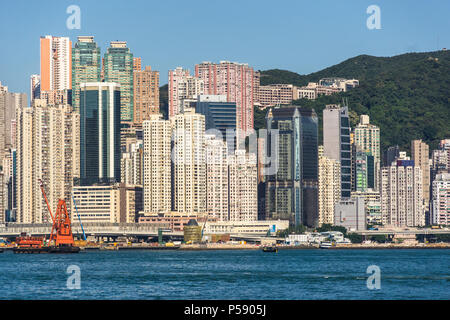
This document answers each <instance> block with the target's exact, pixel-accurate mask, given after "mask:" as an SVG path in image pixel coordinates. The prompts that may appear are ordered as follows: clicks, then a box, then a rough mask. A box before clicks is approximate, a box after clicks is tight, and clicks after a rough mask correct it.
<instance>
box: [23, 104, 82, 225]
mask: <svg viewBox="0 0 450 320" xmlns="http://www.w3.org/2000/svg"><path fill="white" fill-rule="evenodd" d="M17 118H18V119H17V124H18V125H17V131H18V135H17V222H20V223H43V222H51V217H50V214H49V212H48V209H47V205H46V204H45V201H44V198H43V196H42V194H41V190H40V184H39V181H40V180H41V181H42V182H43V184H44V188H45V190H46V194H47V197H48V201H49V203H50V204H51V205H55V204H56V203H57V202H58V199H65V201H66V204H67V207H68V208H69V210H70V208H71V203H72V201H71V190H72V186H73V180H74V178H78V177H79V166H78V163H79V155H80V152H79V115H78V114H77V113H75V112H73V110H72V108H71V107H70V106H69V105H57V106H48V105H47V104H46V103H45V101H44V100H40V99H35V100H34V104H33V107H32V108H21V109H18V112H17ZM55 209H56V208H54V207H52V210H55Z"/></svg>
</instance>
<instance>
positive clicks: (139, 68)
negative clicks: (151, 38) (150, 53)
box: [133, 57, 142, 71]
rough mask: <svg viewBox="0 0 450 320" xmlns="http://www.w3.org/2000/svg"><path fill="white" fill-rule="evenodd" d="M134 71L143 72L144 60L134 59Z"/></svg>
mask: <svg viewBox="0 0 450 320" xmlns="http://www.w3.org/2000/svg"><path fill="white" fill-rule="evenodd" d="M133 71H142V59H141V57H134V58H133Z"/></svg>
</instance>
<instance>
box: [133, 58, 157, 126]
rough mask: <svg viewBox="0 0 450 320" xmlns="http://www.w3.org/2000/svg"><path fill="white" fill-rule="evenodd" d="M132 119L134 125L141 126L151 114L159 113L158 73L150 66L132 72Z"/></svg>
mask: <svg viewBox="0 0 450 320" xmlns="http://www.w3.org/2000/svg"><path fill="white" fill-rule="evenodd" d="M133 76H134V80H133V83H134V93H133V99H134V102H133V107H134V111H133V117H134V125H136V126H142V122H143V121H144V120H147V119H149V117H150V115H151V114H158V113H159V72H158V71H152V68H151V67H150V66H147V67H145V69H144V70H136V69H135V70H134V72H133Z"/></svg>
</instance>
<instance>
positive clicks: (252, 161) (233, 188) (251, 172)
mask: <svg viewBox="0 0 450 320" xmlns="http://www.w3.org/2000/svg"><path fill="white" fill-rule="evenodd" d="M228 165H229V167H228V170H229V207H230V213H229V221H256V220H258V170H257V165H256V155H255V154H253V153H247V152H246V151H245V150H236V151H235V154H234V155H231V156H229V158H228Z"/></svg>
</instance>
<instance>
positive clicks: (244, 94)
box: [195, 61, 260, 135]
mask: <svg viewBox="0 0 450 320" xmlns="http://www.w3.org/2000/svg"><path fill="white" fill-rule="evenodd" d="M195 76H196V77H198V78H200V79H203V81H204V85H205V94H214V95H226V96H227V101H228V102H236V121H237V123H236V127H237V130H238V131H240V132H242V133H243V134H245V133H246V132H248V131H249V130H251V129H253V106H254V105H255V104H256V103H257V102H258V101H259V83H260V74H259V72H258V71H255V70H253V68H252V67H249V65H248V64H244V63H236V62H229V61H221V62H220V63H218V64H217V63H212V62H202V63H201V64H197V65H196V66H195ZM239 135H240V134H239Z"/></svg>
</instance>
